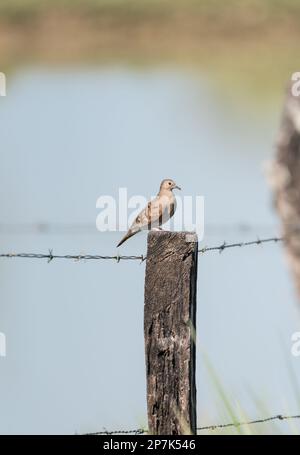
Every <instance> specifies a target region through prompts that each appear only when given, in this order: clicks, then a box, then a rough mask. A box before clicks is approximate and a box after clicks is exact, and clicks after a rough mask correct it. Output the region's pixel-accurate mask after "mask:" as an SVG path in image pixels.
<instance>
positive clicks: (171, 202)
mask: <svg viewBox="0 0 300 455" xmlns="http://www.w3.org/2000/svg"><path fill="white" fill-rule="evenodd" d="M174 188H177V189H178V190H180V189H181V188H179V186H177V185H176V183H175V182H174V181H173V180H171V179H165V180H163V181H162V182H161V184H160V188H159V193H158V195H157V196H156V198H155V199H153V201H150V202H148V204H147V206H146V207H145V208H144V209H143V210H142V211H141V212H140V213H139V214H138V216H137V217H136V219H135V220H134V222H133V223H132V225H131V227H130V229H129V231H128V232H127V233H126V235H125V236H124V237H123V238H122V240H121V241H120V242H119V243H118V245H117V246H120V245H122V243H124V242H125V241H126V240H128V239H129V238H130V237H132V236H133V235H134V234H137V233H138V232H140V231H142V230H146V229H148V230H149V229H160V226H161V225H162V224H164V223H166V222H167V221H168V220H169V219H170V218H171V217H172V216H173V215H174V213H175V210H176V199H175V196H174V194H173V190H174Z"/></svg>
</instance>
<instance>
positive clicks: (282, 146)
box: [270, 84, 300, 297]
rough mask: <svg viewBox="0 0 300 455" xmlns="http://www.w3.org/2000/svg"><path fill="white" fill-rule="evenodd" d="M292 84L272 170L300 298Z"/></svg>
mask: <svg viewBox="0 0 300 455" xmlns="http://www.w3.org/2000/svg"><path fill="white" fill-rule="evenodd" d="M293 92H294V90H293V84H291V85H289V87H288V89H287V93H286V98H285V105H284V110H283V115H282V121H281V125H280V130H279V135H278V141H277V153H276V159H275V161H274V163H273V166H272V168H271V173H270V177H271V179H270V182H271V184H272V186H273V189H274V194H275V202H276V208H277V211H278V213H279V216H280V218H281V222H282V234H283V236H284V238H285V245H286V251H287V256H288V259H289V263H290V267H291V270H292V272H293V275H294V278H295V282H296V287H297V290H298V295H299V297H300V96H299V94H298V96H297V94H296V93H293Z"/></svg>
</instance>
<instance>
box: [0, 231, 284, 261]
mask: <svg viewBox="0 0 300 455" xmlns="http://www.w3.org/2000/svg"><path fill="white" fill-rule="evenodd" d="M282 241H284V238H283V237H270V238H266V239H259V238H257V239H256V240H251V241H250V242H235V243H228V244H227V243H226V242H224V243H222V244H221V245H218V246H211V247H204V248H201V249H200V250H198V253H202V254H203V253H207V252H209V251H219V252H220V253H222V252H223V251H224V250H225V249H227V248H242V247H246V246H254V245H262V244H264V243H270V242H274V243H277V242H282ZM0 258H23V259H47V261H48V262H51V261H53V260H54V259H70V260H74V261H82V260H84V261H88V260H114V261H116V262H120V261H140V262H144V261H145V260H146V259H147V256H144V255H143V254H140V255H139V256H135V255H130V256H124V255H119V254H117V255H115V256H103V255H97V254H64V255H61V254H53V250H52V249H50V250H49V252H48V253H47V254H44V253H1V254H0Z"/></svg>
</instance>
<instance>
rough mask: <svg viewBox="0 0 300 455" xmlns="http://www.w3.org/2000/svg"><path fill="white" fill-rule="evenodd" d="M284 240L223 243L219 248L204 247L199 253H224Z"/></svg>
mask: <svg viewBox="0 0 300 455" xmlns="http://www.w3.org/2000/svg"><path fill="white" fill-rule="evenodd" d="M283 241H284V238H283V237H269V238H267V239H260V238H257V239H256V240H251V241H250V242H234V243H226V242H224V243H222V245H219V246H210V247H204V248H202V249H200V250H198V252H199V253H206V252H207V251H219V252H220V253H222V251H223V250H225V249H226V248H242V247H244V246H253V245H262V244H263V243H270V242H275V243H277V242H283Z"/></svg>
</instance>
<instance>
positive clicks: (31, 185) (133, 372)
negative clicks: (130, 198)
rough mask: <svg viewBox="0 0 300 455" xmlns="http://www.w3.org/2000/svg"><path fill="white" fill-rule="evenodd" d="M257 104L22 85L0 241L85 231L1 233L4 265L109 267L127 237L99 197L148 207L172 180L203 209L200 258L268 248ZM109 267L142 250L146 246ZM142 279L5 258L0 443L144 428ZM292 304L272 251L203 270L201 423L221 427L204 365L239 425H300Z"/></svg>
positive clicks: (140, 268) (4, 173)
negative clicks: (287, 416)
mask: <svg viewBox="0 0 300 455" xmlns="http://www.w3.org/2000/svg"><path fill="white" fill-rule="evenodd" d="M249 97H251V93H250V94H249ZM253 103H254V107H253V105H252V108H251V110H250V109H249V106H248V105H247V103H245V102H244V100H241V99H239V98H238V97H235V96H234V94H233V95H232V96H228V93H226V94H225V93H224V96H222V93H221V94H220V92H219V93H218V95H217V94H216V91H215V87H214V85H213V83H212V82H210V81H209V80H208V79H207V78H206V77H205V75H202V74H197V73H191V72H190V71H189V72H188V71H185V70H184V69H180V68H152V69H149V68H146V69H138V68H134V69H132V68H129V67H91V68H81V67H78V68H70V69H66V68H56V69H50V68H48V67H47V68H46V67H45V68H41V67H32V68H23V69H22V68H21V69H19V70H17V71H16V72H15V74H12V75H10V76H9V77H8V81H7V96H6V98H0V125H1V126H0V128H1V166H0V182H1V192H0V202H1V217H0V229H1V225H4V224H6V225H7V224H10V225H14V226H17V225H19V224H20V223H21V224H24V223H25V224H26V223H29V224H30V223H33V224H34V223H56V224H57V225H61V224H73V225H77V224H81V223H83V224H84V225H85V224H86V225H88V226H89V229H85V228H82V229H78V230H76V229H73V230H71V231H70V232H68V230H67V229H65V230H63V232H58V231H57V230H55V229H53V230H52V231H51V229H50V231H49V232H48V233H37V232H36V231H35V230H34V229H33V230H32V231H31V230H30V229H29V230H26V229H25V228H24V231H23V230H22V229H23V228H21V229H19V230H18V229H17V233H16V232H14V231H13V229H12V228H9V229H2V234H1V244H0V245H1V247H0V249H1V252H7V251H9V252H45V253H47V251H48V249H49V248H53V250H54V252H55V253H58V254H65V253H75V254H76V253H91V254H108V255H110V254H115V253H116V247H115V245H116V243H117V241H118V240H119V238H120V236H121V235H120V233H118V232H115V233H98V232H97V231H96V228H95V227H94V226H95V221H96V216H97V214H98V212H97V210H96V200H97V198H98V197H99V196H100V195H102V194H111V195H112V196H114V195H117V193H118V189H119V187H127V189H128V194H129V195H134V194H142V195H144V196H146V197H148V196H150V195H153V194H155V193H156V191H157V189H158V185H159V183H160V181H161V180H162V179H163V178H165V177H171V178H173V179H174V180H175V181H176V182H177V183H178V184H179V185H180V186H181V187H182V189H183V194H186V195H203V196H204V197H205V223H206V229H205V237H204V240H203V242H202V245H203V246H205V245H214V244H220V243H222V242H223V241H224V240H226V241H235V240H252V239H255V238H256V236H257V235H259V236H261V237H264V236H272V235H276V234H277V233H278V232H279V229H278V221H277V217H276V214H275V212H274V210H273V208H272V197H271V194H270V190H269V187H268V185H267V182H266V178H265V175H264V172H263V169H264V166H265V163H266V162H267V161H268V160H269V159H270V158H271V157H272V154H273V144H274V141H275V137H276V130H277V126H278V118H279V112H280V105H278V110H274V109H273V105H272V106H271V105H268V104H267V102H266V101H263V100H261V101H260V102H259V101H253ZM255 103H258V104H257V106H256V105H255ZM241 224H243V225H247V226H252V228H251V229H250V228H249V230H242V229H239V228H237V225H241ZM120 252H121V253H124V254H141V253H145V252H146V234H145V233H142V234H140V235H138V236H136V237H134V238H132V239H131V240H130V241H128V243H126V244H125V245H124V247H122V249H121V251H120ZM144 271H145V264H142V265H140V264H139V263H138V262H120V263H119V264H116V263H115V262H109V261H103V262H100V261H99V262H92V261H91V262H71V261H65V262H64V261H56V262H55V261H54V262H52V263H50V264H48V263H47V262H46V261H40V260H23V259H12V260H7V259H2V260H1V261H0V273H1V278H0V302H1V303H0V331H1V332H3V333H5V335H6V340H7V356H6V358H2V357H0V402H1V411H0V433H75V432H78V433H82V432H92V431H97V430H101V429H102V428H103V427H106V428H108V429H115V428H117V429H122V428H124V429H127V428H136V427H139V426H141V425H146V422H147V420H146V401H145V366H144V345H143V285H144V283H143V280H144ZM298 307H299V305H298ZM298 307H297V303H296V298H295V295H294V288H293V283H292V282H291V279H290V276H289V273H288V269H287V265H286V262H285V257H284V253H283V250H282V247H281V246H280V245H279V244H278V245H277V244H276V245H275V244H274V245H273V244H270V245H265V246H262V247H252V248H250V247H249V248H248V249H246V248H243V249H235V250H227V251H224V252H223V254H222V255H219V254H218V253H207V254H205V255H203V256H201V257H200V258H199V274H198V311H197V324H198V344H199V349H198V353H197V389H198V395H197V399H198V423H199V425H202V424H203V425H204V424H207V423H208V424H209V423H217V422H223V421H228V420H230V418H229V416H228V414H226V412H225V410H224V406H223V404H222V401H221V400H220V397H219V395H218V393H217V390H216V388H215V387H214V385H213V381H212V377H211V375H210V374H209V373H208V371H207V368H206V366H205V363H204V360H203V352H205V354H206V355H207V356H208V358H209V359H210V362H211V363H212V364H213V365H214V368H215V370H216V372H217V375H218V377H219V379H220V381H221V383H222V385H223V387H224V389H225V390H226V393H227V394H228V396H229V397H230V399H231V403H232V405H233V407H235V408H236V409H238V408H240V409H242V412H241V413H240V415H243V414H246V415H247V416H248V417H250V418H252V417H253V418H255V417H257V416H261V414H262V410H261V409H257V407H256V400H257V401H259V400H261V401H262V402H263V403H264V407H265V408H267V411H266V413H270V414H273V413H275V414H278V413H281V412H285V411H287V412H299V409H297V402H296V399H295V395H294V391H293V388H292V385H291V381H290V378H289V370H288V367H287V365H292V366H293V368H294V369H295V371H296V372H297V375H298V377H299V373H300V358H293V357H292V356H291V354H290V347H291V342H290V337H291V335H292V333H293V332H295V331H299V329H300V320H299V311H298ZM266 428H267V427H266ZM279 428H281V429H282V431H289V427H288V428H287V427H286V426H284V425H283V424H282V425H280V427H279Z"/></svg>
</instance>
